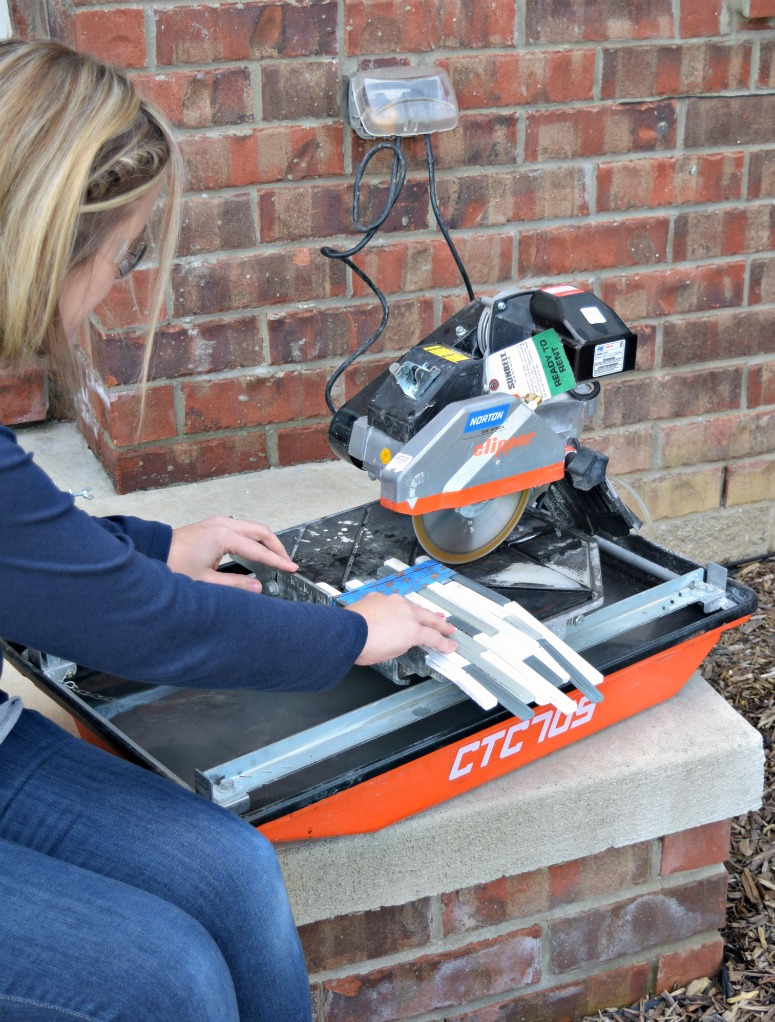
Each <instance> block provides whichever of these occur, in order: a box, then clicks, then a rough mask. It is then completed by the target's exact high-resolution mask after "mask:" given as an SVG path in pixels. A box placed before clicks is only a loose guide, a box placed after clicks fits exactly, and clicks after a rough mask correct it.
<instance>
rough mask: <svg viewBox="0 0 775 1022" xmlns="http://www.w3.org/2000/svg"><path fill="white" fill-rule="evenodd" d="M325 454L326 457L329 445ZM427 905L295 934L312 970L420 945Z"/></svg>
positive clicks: (424, 901) (426, 931)
mask: <svg viewBox="0 0 775 1022" xmlns="http://www.w3.org/2000/svg"><path fill="white" fill-rule="evenodd" d="M314 428H317V427H314ZM311 429H313V427H305V428H303V430H299V431H297V432H299V433H304V434H307V435H309V433H310V430H311ZM328 454H329V457H330V456H331V451H330V449H329V452H328ZM302 460H307V461H309V460H312V459H309V458H308V459H302ZM281 461H282V459H281ZM282 464H288V462H285V461H282ZM431 907H432V906H431V900H430V898H421V899H420V900H419V901H412V902H409V903H408V904H406V905H396V906H389V907H386V908H380V909H375V910H373V911H370V912H357V913H353V914H352V915H347V916H337V917H335V918H334V919H326V920H324V921H322V922H317V923H308V924H307V925H306V926H301V927H299V936H300V937H301V943H302V947H303V948H304V957H305V958H306V961H307V968H308V969H309V971H310V972H311V973H316V972H321V971H322V970H323V969H337V968H340V967H342V966H345V965H352V964H353V963H355V962H364V961H368V960H369V959H371V958H380V957H382V956H383V955H389V954H395V953H396V952H399V951H408V950H410V949H414V948H420V947H423V946H424V945H426V944H427V943H428V942H429V941H430V939H431Z"/></svg>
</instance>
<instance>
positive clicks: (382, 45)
mask: <svg viewBox="0 0 775 1022" xmlns="http://www.w3.org/2000/svg"><path fill="white" fill-rule="evenodd" d="M515 2H516V0H502V2H500V3H497V4H478V5H476V6H473V7H472V6H471V5H469V4H466V3H465V0H440V2H439V3H437V4H426V3H422V2H421V0H409V2H407V0H345V5H344V31H345V40H344V42H345V52H346V53H347V54H348V55H356V56H358V55H361V54H364V53H389V54H393V53H417V52H421V53H422V52H427V51H429V50H439V49H487V48H489V47H498V46H510V45H511V44H512V43H513V41H514V7H515Z"/></svg>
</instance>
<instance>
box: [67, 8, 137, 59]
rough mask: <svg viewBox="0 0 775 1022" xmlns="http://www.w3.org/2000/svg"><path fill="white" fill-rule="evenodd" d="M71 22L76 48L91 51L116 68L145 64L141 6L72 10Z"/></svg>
mask: <svg viewBox="0 0 775 1022" xmlns="http://www.w3.org/2000/svg"><path fill="white" fill-rule="evenodd" d="M73 25H74V43H75V47H76V49H78V50H84V51H86V52H87V53H92V54H94V56H95V57H99V58H100V59H101V60H107V61H109V62H110V63H112V64H117V65H118V66H119V67H124V68H135V67H136V68H140V67H145V64H146V50H145V22H144V20H143V11H142V8H134V7H125V8H120V9H113V10H109V11H83V10H82V11H76V12H75V13H74V15H73Z"/></svg>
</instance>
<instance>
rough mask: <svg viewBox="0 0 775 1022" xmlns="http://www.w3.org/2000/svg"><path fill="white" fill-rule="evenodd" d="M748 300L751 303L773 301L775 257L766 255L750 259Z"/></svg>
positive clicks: (774, 291) (774, 293)
mask: <svg viewBox="0 0 775 1022" xmlns="http://www.w3.org/2000/svg"><path fill="white" fill-rule="evenodd" d="M748 301H749V303H750V304H751V305H754V304H756V303H757V302H772V301H775V257H773V256H767V257H762V258H760V259H753V260H752V261H751V285H750V291H749V294H748Z"/></svg>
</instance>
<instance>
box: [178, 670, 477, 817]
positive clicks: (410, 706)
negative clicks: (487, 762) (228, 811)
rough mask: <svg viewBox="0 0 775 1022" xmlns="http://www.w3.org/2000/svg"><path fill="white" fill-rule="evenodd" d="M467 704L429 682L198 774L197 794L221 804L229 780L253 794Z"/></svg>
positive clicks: (454, 691)
mask: <svg viewBox="0 0 775 1022" xmlns="http://www.w3.org/2000/svg"><path fill="white" fill-rule="evenodd" d="M467 698H468V696H467V695H466V694H465V693H464V692H462V691H461V690H460V689H459V688H458V687H457V685H453V684H451V683H446V684H439V683H438V682H436V681H425V682H422V683H421V684H419V685H413V686H412V687H411V688H408V689H402V690H401V691H399V692H396V693H395V695H390V696H386V697H385V698H384V699H379V700H377V702H374V703H369V704H368V705H366V706H362V707H360V708H359V709H357V710H352V711H350V712H349V713H343V714H342V715H341V716H339V717H336V718H334V719H333V720H330V721H326V723H324V724H318V725H317V726H316V727H311V728H308V729H307V730H306V731H301V732H299V734H296V735H291V736H290V737H288V738H283V739H281V740H280V741H278V742H274V743H273V744H272V745H269V746H267V747H266V748H265V749H258V750H256V751H254V752H248V753H246V754H245V755H244V756H239V757H237V758H236V759H233V760H230V761H229V762H226V763H222V764H220V765H219V766H216V767H212V768H210V769H209V770H203V771H199V770H198V771H197V789H198V790H203V789H204V792H205V793H206V794H208V795H209V796H210V798H213V799H214V800H216V801H220V799H219V797H218V787H219V782H222V780H223V779H224V778H225V779H228V780H229V781H233V782H234V784H233V785H229V791H230V792H234V790H235V787H236V789H237V790H238V791H240V790H241V791H250V790H251V789H253V788H257V787H260V786H261V785H262V784H270V783H271V782H272V781H275V780H277V779H279V778H280V777H284V776H286V774H292V773H295V772H296V771H297V770H301V769H303V768H304V767H307V766H311V765H312V764H314V763H317V762H319V761H320V760H322V759H326V758H327V757H329V756H334V755H336V754H337V753H340V752H344V751H346V750H347V749H351V748H353V747H354V746H356V745H362V744H364V743H365V742H368V741H371V740H372V739H374V738H379V737H381V736H382V735H386V734H389V733H390V732H391V731H395V730H397V729H398V728H401V727H405V726H406V725H408V724H413V723H415V722H416V721H418V720H421V719H422V718H423V717H430V716H432V715H433V714H435V713H440V712H441V711H442V710H445V709H447V708H448V707H450V706H455V705H456V704H457V703H461V702H463V701H464V700H465V699H467Z"/></svg>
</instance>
